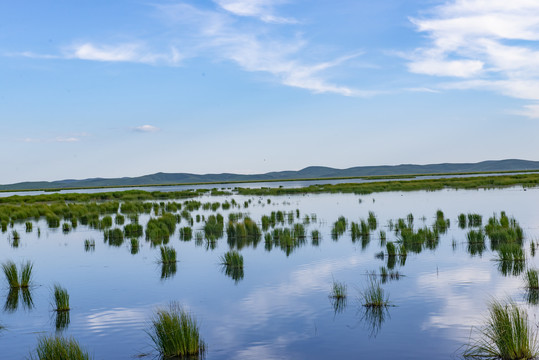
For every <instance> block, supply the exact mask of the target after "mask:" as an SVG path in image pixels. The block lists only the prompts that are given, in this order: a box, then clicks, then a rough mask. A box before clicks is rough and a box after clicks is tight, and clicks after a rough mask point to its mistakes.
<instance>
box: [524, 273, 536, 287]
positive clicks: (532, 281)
mask: <svg viewBox="0 0 539 360" xmlns="http://www.w3.org/2000/svg"><path fill="white" fill-rule="evenodd" d="M524 281H525V283H526V287H527V288H528V289H531V290H539V277H538V275H537V269H528V270H527V271H526V274H525V275H524Z"/></svg>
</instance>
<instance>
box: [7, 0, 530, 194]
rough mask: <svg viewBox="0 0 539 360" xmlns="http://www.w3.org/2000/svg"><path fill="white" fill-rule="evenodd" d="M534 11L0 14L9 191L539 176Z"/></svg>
mask: <svg viewBox="0 0 539 360" xmlns="http://www.w3.org/2000/svg"><path fill="white" fill-rule="evenodd" d="M538 41H539V1H537V0H512V1H507V0H381V1H372V0H339V1H329V0H185V1H183V0H175V1H172V0H150V1H144V0H141V1H133V0H115V1H108V0H107V1H104V0H92V1H85V0H80V1H72V0H20V1H4V2H1V3H0V166H1V168H2V171H1V172H0V184H9V183H14V182H22V181H40V180H47V181H50V180H60V179H84V178H93V177H123V176H140V175H145V174H151V173H156V172H190V173H197V174H206V173H222V172H231V173H243V174H250V173H264V172H270V171H281V170H299V169H302V168H304V167H307V166H330V167H335V168H348V167H353V166H368V165H396V164H403V163H404V164H410V163H413V164H429V163H444V162H478V161H483V160H495V159H507V158H520V159H528V160H539V156H538V155H539V145H538V144H537V135H538V134H539V43H538Z"/></svg>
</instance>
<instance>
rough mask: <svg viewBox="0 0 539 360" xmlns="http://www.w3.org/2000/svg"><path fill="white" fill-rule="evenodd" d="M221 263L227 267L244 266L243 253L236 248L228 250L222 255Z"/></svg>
mask: <svg viewBox="0 0 539 360" xmlns="http://www.w3.org/2000/svg"><path fill="white" fill-rule="evenodd" d="M220 260H221V264H222V265H226V266H227V267H233V268H243V255H241V254H240V253H239V252H237V251H235V250H231V251H228V252H226V253H225V254H224V255H222V256H221V257H220Z"/></svg>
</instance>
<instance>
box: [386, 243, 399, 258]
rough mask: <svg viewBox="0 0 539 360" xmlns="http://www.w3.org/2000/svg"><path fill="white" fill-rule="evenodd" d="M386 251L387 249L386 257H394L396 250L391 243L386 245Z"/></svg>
mask: <svg viewBox="0 0 539 360" xmlns="http://www.w3.org/2000/svg"><path fill="white" fill-rule="evenodd" d="M386 249H387V256H396V255H397V250H396V248H395V244H394V243H393V242H391V241H390V242H388V243H386Z"/></svg>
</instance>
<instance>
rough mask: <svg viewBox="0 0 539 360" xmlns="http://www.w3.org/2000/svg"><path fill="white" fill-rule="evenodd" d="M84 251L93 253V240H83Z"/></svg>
mask: <svg viewBox="0 0 539 360" xmlns="http://www.w3.org/2000/svg"><path fill="white" fill-rule="evenodd" d="M84 250H85V251H93V250H95V240H94V239H86V240H84Z"/></svg>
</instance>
